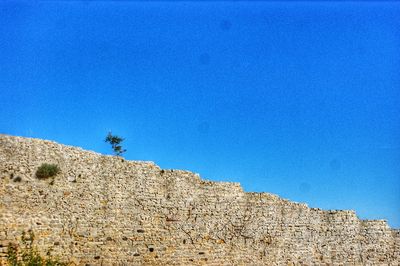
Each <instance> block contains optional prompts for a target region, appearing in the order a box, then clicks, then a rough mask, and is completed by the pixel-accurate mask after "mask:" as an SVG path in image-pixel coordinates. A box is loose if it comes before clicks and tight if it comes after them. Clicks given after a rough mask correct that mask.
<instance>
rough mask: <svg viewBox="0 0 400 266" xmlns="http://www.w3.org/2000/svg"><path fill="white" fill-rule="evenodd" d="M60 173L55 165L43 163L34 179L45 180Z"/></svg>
mask: <svg viewBox="0 0 400 266" xmlns="http://www.w3.org/2000/svg"><path fill="white" fill-rule="evenodd" d="M59 172H60V168H59V167H58V165H56V164H48V163H43V164H42V165H41V166H39V168H38V169H37V171H36V177H37V178H39V179H47V178H49V177H53V176H55V175H57V174H58V173H59Z"/></svg>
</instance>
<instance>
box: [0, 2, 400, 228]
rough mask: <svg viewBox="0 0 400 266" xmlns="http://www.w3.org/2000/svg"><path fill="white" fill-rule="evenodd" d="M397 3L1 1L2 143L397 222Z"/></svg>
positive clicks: (399, 152)
mask: <svg viewBox="0 0 400 266" xmlns="http://www.w3.org/2000/svg"><path fill="white" fill-rule="evenodd" d="M399 18H400V5H399V3H395V2H392V3H390V2H386V3H383V2H381V3H374V2H336V3H329V2H309V3H300V2H297V3H294V2H275V3H265V2H253V3H249V2H203V3H196V2H178V3H171V2H152V3H145V2H135V3H133V2H127V1H121V2H106V1H101V2H80V1H74V2H68V1H65V2H51V1H48V2H36V1H28V2H17V1H9V2H8V1H2V2H1V3H0V90H1V94H0V102H1V107H0V133H6V134H12V135H19V136H27V137H35V138H44V139H50V140H55V141H57V142H60V143H64V144H69V145H74V146H81V147H83V148H85V149H90V150H94V151H97V152H101V153H110V147H109V146H108V145H107V144H106V143H104V138H105V136H106V134H107V132H108V131H109V130H111V131H112V132H113V133H115V134H117V135H121V136H123V137H125V138H126V140H125V142H124V147H125V148H127V149H128V151H127V153H126V155H125V157H126V158H127V159H131V160H151V161H155V162H156V163H157V164H158V165H160V166H161V167H162V168H177V169H187V170H190V171H194V172H197V173H200V174H201V176H202V177H203V178H206V179H211V180H223V181H236V182H241V183H242V185H243V187H244V189H245V190H246V191H265V192H271V193H275V194H278V195H280V196H281V197H284V198H288V199H290V200H293V201H297V202H306V203H307V204H309V206H311V207H320V208H324V209H354V210H356V211H357V214H358V215H359V217H361V218H369V219H379V218H382V219H388V221H389V224H390V225H391V226H394V227H397V228H399V227H400V20H399Z"/></svg>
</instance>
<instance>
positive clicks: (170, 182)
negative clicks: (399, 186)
mask: <svg viewBox="0 0 400 266" xmlns="http://www.w3.org/2000/svg"><path fill="white" fill-rule="evenodd" d="M44 162H46V163H56V164H58V165H59V166H60V168H61V173H60V174H58V175H57V176H56V178H55V180H54V182H53V183H52V184H51V180H38V179H37V178H35V172H36V170H37V168H38V166H40V165H41V164H42V163H44ZM17 177H19V178H20V179H21V181H19V182H18V180H19V178H17ZM29 229H30V230H32V231H33V232H34V234H35V236H36V239H35V241H34V244H35V246H36V247H37V248H38V249H39V250H40V251H41V252H43V253H45V252H46V251H47V250H49V249H52V254H54V255H56V256H59V257H60V258H62V259H64V260H66V261H70V262H71V264H76V265H203V264H205V265H316V264H317V265H321V264H324V265H327V264H328V265H399V264H400V248H399V247H400V233H399V231H398V230H393V229H390V228H389V227H388V225H387V223H386V222H385V221H383V220H377V221H363V220H359V219H358V218H357V216H356V215H355V213H354V212H353V211H324V210H320V209H314V208H309V207H307V205H305V204H299V203H293V202H290V201H287V200H284V199H281V198H279V197H277V196H275V195H272V194H268V193H245V192H243V190H242V188H241V187H240V185H239V184H238V183H226V182H210V181H205V180H202V179H200V177H199V176H198V175H197V174H194V173H191V172H187V171H180V170H162V169H160V168H159V167H158V166H156V165H155V164H154V163H152V162H138V161H127V160H124V159H122V158H120V157H113V156H105V155H101V154H98V153H94V152H90V151H84V150H82V149H80V148H76V147H70V146H64V145H60V144H57V143H54V142H50V141H44V140H39V139H30V138H21V137H12V136H6V135H0V264H1V263H3V264H5V263H6V260H5V256H6V252H7V244H8V243H10V242H11V243H17V242H18V240H19V239H20V237H21V233H22V231H27V230H29Z"/></svg>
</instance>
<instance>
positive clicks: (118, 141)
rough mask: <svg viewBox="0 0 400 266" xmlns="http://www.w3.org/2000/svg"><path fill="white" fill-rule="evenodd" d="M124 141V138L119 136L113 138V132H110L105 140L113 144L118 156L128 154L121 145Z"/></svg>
mask: <svg viewBox="0 0 400 266" xmlns="http://www.w3.org/2000/svg"><path fill="white" fill-rule="evenodd" d="M123 141H124V139H123V138H121V137H118V136H113V135H112V134H111V132H108V135H107V137H106V139H105V142H109V143H110V144H111V147H112V149H113V151H114V154H115V155H117V156H120V155H121V154H122V153H124V152H126V150H125V149H122V146H121V145H120V144H121V142H123Z"/></svg>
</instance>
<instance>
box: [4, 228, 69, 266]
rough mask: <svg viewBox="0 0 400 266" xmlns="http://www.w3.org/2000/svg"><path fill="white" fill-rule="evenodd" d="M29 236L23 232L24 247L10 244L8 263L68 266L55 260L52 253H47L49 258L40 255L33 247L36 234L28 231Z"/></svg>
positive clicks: (33, 265) (27, 265)
mask: <svg viewBox="0 0 400 266" xmlns="http://www.w3.org/2000/svg"><path fill="white" fill-rule="evenodd" d="M28 233H29V236H27V235H26V233H25V232H22V237H21V240H22V245H21V246H20V247H18V246H17V245H14V244H11V243H10V244H9V245H8V248H7V262H8V265H10V266H66V265H68V264H67V263H64V262H60V261H59V260H57V259H55V258H53V257H52V256H51V254H50V252H47V257H43V256H41V255H40V254H39V252H38V251H37V249H35V248H34V247H33V245H32V243H33V240H34V237H35V236H34V234H33V232H32V231H28Z"/></svg>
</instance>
